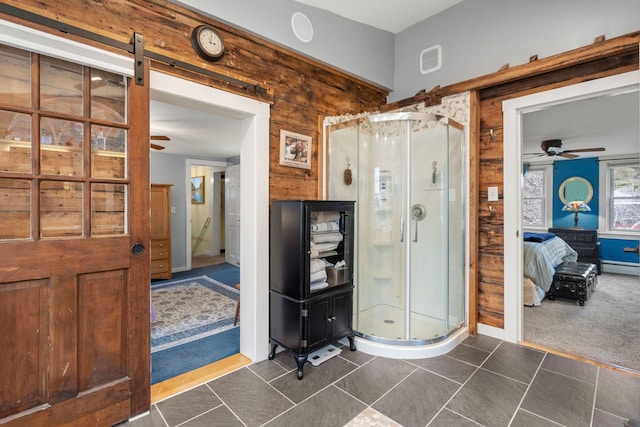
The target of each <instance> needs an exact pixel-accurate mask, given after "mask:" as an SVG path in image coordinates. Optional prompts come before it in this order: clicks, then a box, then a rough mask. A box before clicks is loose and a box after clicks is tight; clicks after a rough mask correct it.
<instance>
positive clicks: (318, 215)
mask: <svg viewBox="0 0 640 427" xmlns="http://www.w3.org/2000/svg"><path fill="white" fill-rule="evenodd" d="M331 221H340V212H337V211H315V212H311V222H314V223H316V224H318V223H320V222H331Z"/></svg>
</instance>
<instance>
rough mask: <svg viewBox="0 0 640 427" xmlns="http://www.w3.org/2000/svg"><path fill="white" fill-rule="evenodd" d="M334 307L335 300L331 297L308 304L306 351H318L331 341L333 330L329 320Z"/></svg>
mask: <svg viewBox="0 0 640 427" xmlns="http://www.w3.org/2000/svg"><path fill="white" fill-rule="evenodd" d="M332 305H333V298H331V297H327V298H322V299H319V300H317V301H313V302H311V303H309V304H308V306H307V307H308V316H307V333H306V336H307V349H306V351H313V350H316V349H318V348H320V347H322V346H324V345H326V344H328V343H329V341H330V340H331V338H332V336H333V333H332V329H333V328H332V323H331V322H330V321H329V319H330V318H331V317H332V311H333V310H332Z"/></svg>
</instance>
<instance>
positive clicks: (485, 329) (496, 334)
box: [478, 323, 504, 340]
mask: <svg viewBox="0 0 640 427" xmlns="http://www.w3.org/2000/svg"><path fill="white" fill-rule="evenodd" d="M478 334H479V335H486V336H488V337H492V338H496V339H499V340H504V329H500V328H496V327H495V326H489V325H485V324H484V323H478Z"/></svg>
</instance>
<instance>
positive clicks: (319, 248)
mask: <svg viewBox="0 0 640 427" xmlns="http://www.w3.org/2000/svg"><path fill="white" fill-rule="evenodd" d="M312 244H313V247H312V248H311V256H312V257H313V256H314V253H315V256H318V255H319V252H326V251H330V250H333V249H335V248H337V247H338V242H335V243H334V242H327V243H312Z"/></svg>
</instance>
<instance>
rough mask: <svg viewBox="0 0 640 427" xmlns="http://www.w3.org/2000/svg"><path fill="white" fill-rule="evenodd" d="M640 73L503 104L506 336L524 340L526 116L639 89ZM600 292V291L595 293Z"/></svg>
mask: <svg viewBox="0 0 640 427" xmlns="http://www.w3.org/2000/svg"><path fill="white" fill-rule="evenodd" d="M639 83H640V72H638V71H634V72H630V73H624V74H620V75H616V76H612V77H607V78H602V79H598V80H593V81H589V82H585V83H580V84H576V85H572V86H568V87H564V88H559V89H554V90H550V91H546V92H541V93H537V94H533V95H527V96H523V97H520V98H515V99H511V100H508V101H505V102H504V103H503V111H504V204H505V206H504V209H505V212H512V213H513V215H509V216H505V219H504V236H505V238H504V241H505V250H504V266H505V272H504V282H505V287H504V288H505V290H504V325H505V328H504V339H505V340H506V341H509V342H514V343H515V342H519V341H522V340H523V338H524V337H523V326H524V316H523V286H522V281H523V279H522V278H523V262H522V255H523V246H522V232H523V226H522V221H521V218H522V203H521V200H522V198H521V197H522V189H521V185H520V183H521V176H522V173H523V162H522V154H523V152H524V150H523V138H524V132H523V116H524V115H525V114H527V113H531V112H535V111H539V110H541V109H546V108H549V107H553V106H558V105H564V104H568V103H571V102H574V101H580V100H586V99H595V98H597V97H603V96H610V95H615V94H618V93H621V92H625V91H629V90H635V91H637V90H638V85H639ZM596 293H597V292H596Z"/></svg>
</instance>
